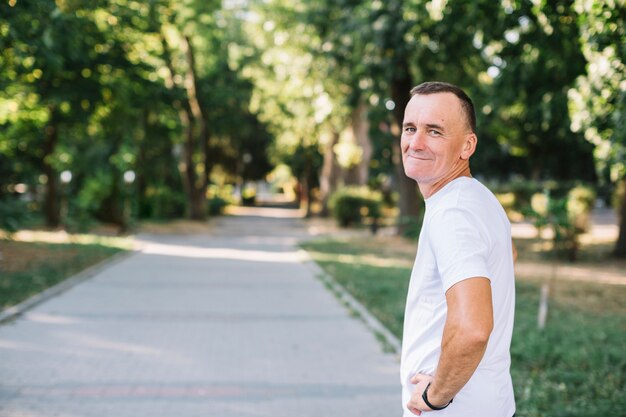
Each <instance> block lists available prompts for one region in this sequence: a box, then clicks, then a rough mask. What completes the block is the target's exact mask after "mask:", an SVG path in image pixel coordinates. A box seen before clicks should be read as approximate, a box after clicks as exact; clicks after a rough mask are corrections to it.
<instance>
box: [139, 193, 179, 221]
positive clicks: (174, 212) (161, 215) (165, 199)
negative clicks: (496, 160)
mask: <svg viewBox="0 0 626 417" xmlns="http://www.w3.org/2000/svg"><path fill="white" fill-rule="evenodd" d="M142 203H143V204H144V206H145V209H146V211H147V212H148V213H146V214H147V217H151V218H156V219H171V218H176V217H181V216H182V215H183V214H184V213H185V207H186V205H187V198H186V197H185V194H184V193H183V192H182V191H176V190H173V189H171V188H169V187H167V186H165V185H161V186H156V187H148V189H147V190H146V194H145V197H144V201H143V202H142Z"/></svg>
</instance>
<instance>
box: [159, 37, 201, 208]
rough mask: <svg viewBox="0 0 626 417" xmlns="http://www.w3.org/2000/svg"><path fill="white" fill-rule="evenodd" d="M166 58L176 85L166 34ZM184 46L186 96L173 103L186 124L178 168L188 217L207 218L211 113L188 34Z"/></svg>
mask: <svg viewBox="0 0 626 417" xmlns="http://www.w3.org/2000/svg"><path fill="white" fill-rule="evenodd" d="M161 44H162V45H163V55H164V60H165V63H166V65H167V68H168V70H169V71H168V72H169V73H168V78H167V80H166V85H167V87H168V88H175V87H176V82H175V79H176V77H175V73H176V72H175V69H174V64H173V60H172V54H171V52H170V50H169V46H168V44H167V41H166V40H165V36H162V37H161ZM181 45H182V48H183V52H184V54H185V60H186V61H187V71H186V74H185V81H184V83H183V85H182V86H179V87H180V88H182V89H184V90H185V92H186V99H185V100H182V101H177V102H175V103H174V106H175V107H176V108H177V109H178V115H179V118H180V121H181V124H182V126H183V132H184V137H185V139H184V143H183V152H182V153H181V155H180V157H181V159H180V163H179V170H180V173H181V177H182V182H183V188H184V190H185V194H186V196H187V216H188V217H189V218H190V219H192V220H204V219H206V215H207V205H206V191H207V188H208V184H209V181H208V177H209V173H210V168H211V167H210V162H209V155H208V152H209V129H208V122H207V120H208V115H207V112H206V110H205V109H204V108H203V106H202V103H201V102H200V100H199V99H198V80H197V76H196V68H195V65H196V64H195V58H194V51H193V45H192V44H191V42H190V40H189V38H188V37H182V38H181ZM198 154H199V156H200V158H199V159H200V161H201V162H200V163H201V166H200V167H198V168H200V169H199V170H198V171H200V176H198V175H197V173H196V171H197V167H196V163H195V162H194V159H195V158H194V156H195V155H198Z"/></svg>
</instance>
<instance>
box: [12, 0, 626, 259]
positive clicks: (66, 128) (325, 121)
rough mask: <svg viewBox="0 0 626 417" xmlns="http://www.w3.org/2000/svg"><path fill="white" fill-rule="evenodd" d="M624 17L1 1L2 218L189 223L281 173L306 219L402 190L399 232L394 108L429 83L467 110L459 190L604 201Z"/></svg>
mask: <svg viewBox="0 0 626 417" xmlns="http://www.w3.org/2000/svg"><path fill="white" fill-rule="evenodd" d="M625 10H626V6H625V3H624V1H623V0H607V1H605V2H589V1H585V0H570V1H562V0H559V1H557V0H540V1H530V0H501V1H498V2H493V1H487V0H480V1H476V2H464V1H461V0H437V1H426V0H408V1H400V0H389V1H380V0H365V1H353V0H333V1H331V0H320V1H316V2H308V1H304V0H289V1H288V0H264V1H261V0H224V1H217V0H212V1H197V0H184V1H176V2H175V1H172V0H151V1H147V2H141V1H136V0H97V1H87V0H56V1H52V0H29V1H24V0H9V1H7V2H2V3H1V4H0V34H1V35H2V36H1V37H0V47H1V48H0V64H1V65H0V86H1V87H2V88H1V89H0V204H2V209H1V210H0V211H1V212H2V213H9V212H11V213H19V214H25V213H26V214H28V213H32V214H33V216H35V217H37V216H39V217H40V218H42V219H44V220H45V223H46V224H47V225H48V226H50V227H59V226H60V225H61V224H63V225H64V226H66V227H67V226H71V227H73V226H75V227H83V226H85V225H87V224H89V222H92V221H95V220H99V221H105V222H113V223H116V224H119V225H120V226H127V224H126V223H127V221H128V216H127V214H128V210H129V209H128V202H129V200H131V201H133V202H134V203H133V204H132V207H131V208H130V210H132V213H133V216H134V217H136V218H167V217H178V216H188V217H190V218H194V219H203V218H205V216H206V215H207V198H214V197H216V196H218V195H219V194H223V193H224V190H226V187H227V186H228V185H232V186H234V187H242V186H243V185H245V184H246V183H247V182H250V181H256V180H262V179H264V178H266V176H267V174H268V173H269V172H270V171H272V169H275V168H276V167H278V166H283V167H284V166H287V167H289V169H290V171H291V174H292V175H293V176H294V178H295V179H296V181H297V182H298V183H299V184H300V185H299V187H297V188H298V189H297V191H298V192H299V194H300V195H301V196H302V198H303V201H306V202H308V203H309V206H308V207H309V211H310V210H311V206H310V203H311V201H312V200H316V199H317V200H319V201H320V202H321V204H322V205H324V204H325V203H326V201H327V198H328V195H329V194H330V193H332V192H333V191H334V190H335V189H337V187H339V186H341V184H346V185H349V184H369V185H370V186H372V187H381V184H383V183H384V184H387V185H389V184H391V189H392V190H396V191H399V196H400V200H399V202H398V204H399V209H400V216H401V217H407V216H408V218H416V216H418V215H419V210H420V209H419V207H420V203H419V199H418V197H417V191H416V187H415V184H414V183H412V182H411V181H408V180H407V179H406V177H404V175H403V174H402V166H401V161H400V158H399V155H398V146H397V138H398V135H399V126H400V125H401V122H402V118H403V112H404V106H405V104H406V102H407V101H408V98H409V97H408V91H409V90H410V88H411V87H413V86H414V85H416V84H419V83H420V82H422V81H426V80H435V79H436V80H442V81H448V82H452V83H455V84H458V85H460V86H461V87H463V88H464V89H466V90H467V91H468V92H469V94H470V96H471V97H473V99H474V101H475V103H476V107H477V113H478V115H477V116H478V122H479V127H478V137H479V141H480V145H479V148H478V149H479V150H478V152H477V154H476V155H475V156H474V157H473V161H472V162H473V172H474V174H475V175H479V176H480V177H482V178H484V179H486V180H487V181H491V182H496V181H497V182H499V183H501V182H506V181H513V180H514V181H519V180H521V179H524V180H529V181H530V180H532V181H543V180H558V181H565V182H575V181H584V182H587V183H590V184H593V185H595V186H597V187H599V189H600V190H602V193H601V196H602V197H603V198H604V199H605V200H607V201H608V200H609V199H610V198H609V196H608V194H610V193H611V192H612V190H613V189H615V187H616V186H617V184H619V183H620V182H624V178H625V171H626V168H625V165H624V160H625V158H624V149H625V145H626V142H625V141H626V139H625V137H626V131H625V128H624V126H626V123H625V117H626V116H625V112H624V103H625V97H626V77H625V76H624V73H625V71H624V62H625V61H624V56H625V54H626V49H625V48H626V47H625V46H624V45H626V39H625V36H624V27H625V25H624V16H625V15H626V11H625ZM62 173H63V174H64V175H63V176H62V175H61V174H62ZM18 206H19V207H22V206H24V209H23V210H22V209H19V210H16V209H15V208H16V207H18ZM64 207H65V210H66V211H67V212H66V213H63V210H64ZM0 214H1V213H0ZM4 217H5V218H9V216H8V215H6V214H5V215H4ZM10 217H12V218H13V217H15V214H13V215H11V216H10ZM623 217H626V216H623ZM621 230H622V234H621V235H620V236H624V234H625V233H626V232H625V230H626V226H623V225H622V227H621ZM623 239H624V243H622V249H621V252H620V253H622V254H623V253H625V251H626V249H624V247H626V237H624V238H623ZM618 252H619V251H618Z"/></svg>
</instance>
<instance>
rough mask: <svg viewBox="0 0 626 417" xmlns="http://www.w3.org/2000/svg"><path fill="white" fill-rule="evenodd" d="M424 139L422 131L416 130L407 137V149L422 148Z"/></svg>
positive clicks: (416, 149)
mask: <svg viewBox="0 0 626 417" xmlns="http://www.w3.org/2000/svg"><path fill="white" fill-rule="evenodd" d="M424 139H425V138H424V133H423V132H421V131H419V130H418V131H417V132H415V134H414V135H412V136H411V138H410V139H409V149H411V150H414V151H419V150H422V149H424V147H425V141H424Z"/></svg>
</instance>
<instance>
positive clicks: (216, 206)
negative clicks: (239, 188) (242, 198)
mask: <svg viewBox="0 0 626 417" xmlns="http://www.w3.org/2000/svg"><path fill="white" fill-rule="evenodd" d="M228 204H229V202H228V201H226V199H224V198H222V197H213V198H210V199H209V201H208V207H209V216H219V215H221V214H222V213H224V208H225V207H226V206H227V205H228Z"/></svg>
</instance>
